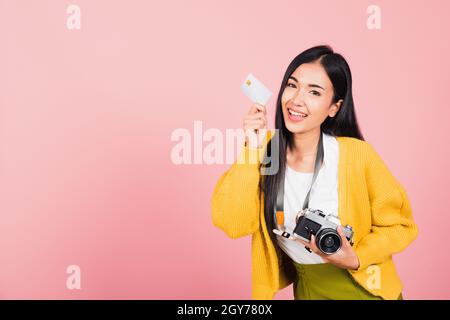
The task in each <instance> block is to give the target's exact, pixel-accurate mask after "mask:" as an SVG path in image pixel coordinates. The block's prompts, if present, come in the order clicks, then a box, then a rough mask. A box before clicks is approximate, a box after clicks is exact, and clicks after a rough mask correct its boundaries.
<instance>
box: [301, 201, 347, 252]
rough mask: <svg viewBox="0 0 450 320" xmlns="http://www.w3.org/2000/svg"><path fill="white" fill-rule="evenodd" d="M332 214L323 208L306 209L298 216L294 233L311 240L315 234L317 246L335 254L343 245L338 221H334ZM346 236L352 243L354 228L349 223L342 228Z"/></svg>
mask: <svg viewBox="0 0 450 320" xmlns="http://www.w3.org/2000/svg"><path fill="white" fill-rule="evenodd" d="M333 218H334V219H335V217H333V216H332V215H329V214H328V215H327V214H324V213H323V212H322V211H321V210H314V209H308V208H307V209H305V210H302V211H300V212H299V214H298V215H297V217H296V223H297V225H296V226H295V229H294V234H295V235H297V236H299V237H300V238H303V240H306V241H311V235H312V234H313V235H315V237H316V244H317V247H318V248H319V249H320V251H322V252H323V253H325V254H333V253H335V252H336V251H338V250H339V249H340V248H341V246H342V241H341V237H340V236H339V234H338V232H337V227H338V225H339V224H338V223H335V222H333V221H332V220H333ZM342 230H343V231H344V234H345V237H346V238H347V239H348V241H350V243H351V244H352V245H353V243H352V237H353V230H352V228H351V227H350V226H349V225H347V226H345V227H344V228H342Z"/></svg>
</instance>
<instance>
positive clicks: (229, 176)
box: [211, 146, 264, 239]
mask: <svg viewBox="0 0 450 320" xmlns="http://www.w3.org/2000/svg"><path fill="white" fill-rule="evenodd" d="M263 155H264V148H251V147H248V146H243V147H242V148H241V151H240V154H239V156H238V158H237V160H236V161H235V162H234V163H233V164H232V165H231V167H230V168H229V169H228V170H227V171H226V172H225V173H224V174H222V176H221V177H220V179H219V181H218V182H217V183H216V186H215V188H214V191H213V194H212V197H211V208H212V222H213V224H214V225H215V226H216V227H218V228H220V229H222V230H223V231H224V232H225V233H226V234H227V235H228V236H229V237H230V238H233V239H235V238H239V237H243V236H246V235H250V234H253V233H254V232H256V231H257V230H258V228H259V210H260V198H259V180H260V168H259V165H260V163H261V160H262V157H263Z"/></svg>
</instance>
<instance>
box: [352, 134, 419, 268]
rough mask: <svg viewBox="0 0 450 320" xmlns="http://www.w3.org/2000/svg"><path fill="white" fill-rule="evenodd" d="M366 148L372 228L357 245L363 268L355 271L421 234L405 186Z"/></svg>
mask: <svg viewBox="0 0 450 320" xmlns="http://www.w3.org/2000/svg"><path fill="white" fill-rule="evenodd" d="M366 146H367V159H368V160H367V166H366V182H367V188H368V194H369V200H370V207H371V215H372V216H371V218H372V228H371V232H370V233H369V234H367V235H366V236H364V237H363V238H362V239H361V240H360V241H359V243H357V244H356V247H355V252H356V254H357V256H358V258H359V261H360V266H359V268H358V269H357V270H354V272H357V271H359V270H361V269H365V268H366V267H368V266H369V265H371V264H377V263H381V262H383V261H385V260H386V259H388V258H389V257H390V256H391V255H392V254H395V253H398V252H400V251H402V250H404V249H405V248H406V247H407V246H408V245H409V244H410V243H411V242H412V241H413V240H414V239H415V238H416V237H417V235H418V227H417V225H416V224H415V222H414V220H413V215H412V210H411V205H410V202H409V199H408V196H407V194H406V191H405V189H404V188H403V186H402V185H401V184H400V183H399V182H398V181H397V180H396V179H395V177H394V176H393V175H392V174H391V172H390V171H389V169H388V167H387V166H386V164H385V163H384V162H383V160H382V159H381V158H380V156H379V155H378V154H377V152H376V151H375V150H374V148H373V147H372V146H371V145H370V144H368V143H367V144H366Z"/></svg>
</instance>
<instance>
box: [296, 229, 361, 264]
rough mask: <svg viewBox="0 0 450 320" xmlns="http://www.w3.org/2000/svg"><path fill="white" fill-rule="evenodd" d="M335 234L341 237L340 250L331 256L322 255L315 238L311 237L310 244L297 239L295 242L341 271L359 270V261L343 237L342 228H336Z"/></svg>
mask: <svg viewBox="0 0 450 320" xmlns="http://www.w3.org/2000/svg"><path fill="white" fill-rule="evenodd" d="M337 232H338V234H339V235H340V237H341V241H342V246H341V248H340V249H339V250H338V251H336V252H335V253H333V254H330V255H327V254H324V253H323V252H322V251H320V250H319V248H318V247H317V245H316V237H315V236H314V235H311V242H306V241H303V240H302V239H297V240H296V241H298V242H300V243H301V244H303V245H304V246H305V247H308V248H310V249H311V251H312V252H314V253H315V254H317V255H319V256H320V257H321V258H322V259H323V260H324V262H325V263H331V264H334V265H335V266H338V267H340V268H343V269H352V270H356V269H358V268H359V259H358V256H357V255H356V253H355V250H353V247H352V245H351V244H350V242H349V241H348V240H347V238H346V237H345V234H344V232H343V231H342V227H341V226H338V228H337Z"/></svg>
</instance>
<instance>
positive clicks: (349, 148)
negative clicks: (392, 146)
mask: <svg viewBox="0 0 450 320" xmlns="http://www.w3.org/2000/svg"><path fill="white" fill-rule="evenodd" d="M336 139H337V141H338V142H339V146H340V149H341V150H342V151H343V152H345V153H346V154H347V155H348V156H349V157H350V158H352V159H353V158H356V159H359V160H360V161H362V162H373V161H382V160H381V157H380V155H379V154H378V153H377V151H376V150H375V148H374V147H373V145H372V144H371V143H370V142H368V141H365V140H361V139H358V138H354V137H343V136H342V137H341V136H339V137H336Z"/></svg>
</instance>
